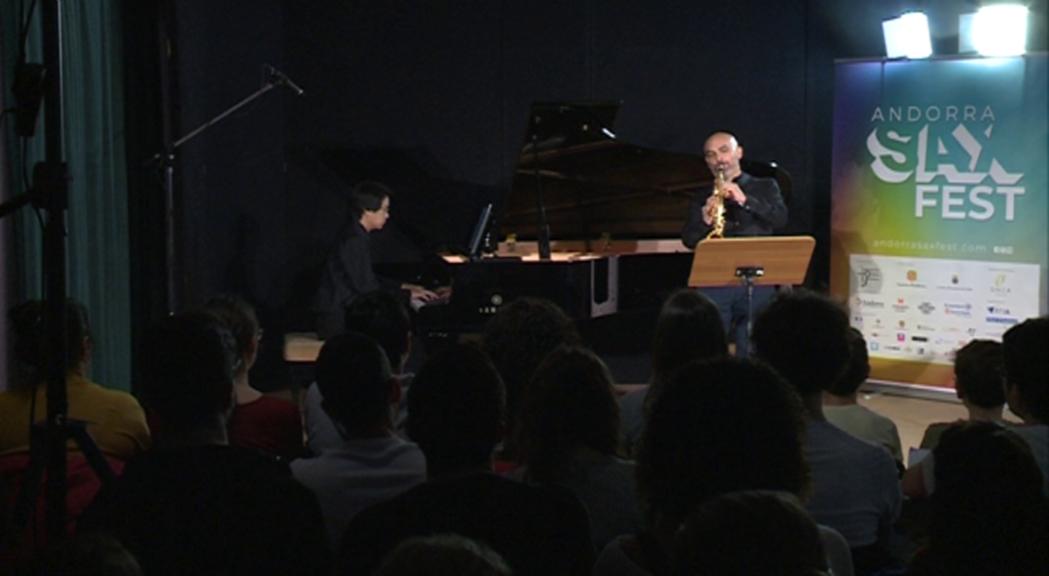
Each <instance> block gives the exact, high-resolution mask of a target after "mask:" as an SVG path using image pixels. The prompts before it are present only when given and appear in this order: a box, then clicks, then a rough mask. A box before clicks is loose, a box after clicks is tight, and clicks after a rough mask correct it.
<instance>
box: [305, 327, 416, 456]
mask: <svg viewBox="0 0 1049 576" xmlns="http://www.w3.org/2000/svg"><path fill="white" fill-rule="evenodd" d="M317 389H318V390H319V391H320V393H321V397H322V398H323V399H324V400H323V403H322V407H323V408H324V411H325V412H327V413H328V415H329V416H331V419H332V421H333V422H334V423H335V426H336V428H338V429H339V431H340V433H342V434H343V436H345V437H350V438H357V437H361V436H365V435H372V434H374V433H375V432H376V430H382V429H388V428H389V427H390V423H391V421H392V419H391V415H390V407H391V405H393V404H396V403H397V402H398V401H399V400H400V384H399V383H398V382H397V381H396V380H395V379H394V377H393V373H392V371H391V370H390V362H389V360H387V358H386V353H385V352H383V350H382V348H380V347H379V344H378V343H377V342H375V340H372V339H371V338H369V337H367V336H365V335H363V334H358V333H356V332H347V333H345V334H340V335H338V336H334V337H332V338H329V339H328V340H327V341H325V342H324V346H322V347H321V351H320V354H319V355H318V356H317Z"/></svg>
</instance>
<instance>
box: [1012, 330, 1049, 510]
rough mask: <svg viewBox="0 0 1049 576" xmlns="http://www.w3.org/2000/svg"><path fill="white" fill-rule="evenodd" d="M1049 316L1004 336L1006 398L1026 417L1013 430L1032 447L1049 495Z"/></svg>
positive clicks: (1020, 414) (1044, 487)
mask: <svg viewBox="0 0 1049 576" xmlns="http://www.w3.org/2000/svg"><path fill="white" fill-rule="evenodd" d="M1046 350H1049V316H1041V317H1039V318H1031V319H1028V320H1025V321H1024V322H1021V323H1020V324H1017V325H1016V326H1013V327H1012V328H1010V329H1009V330H1007V331H1006V332H1005V335H1004V336H1003V337H1002V352H1003V360H1004V366H1005V398H1006V401H1007V402H1008V403H1009V409H1010V410H1012V411H1013V413H1014V414H1016V415H1017V416H1019V417H1020V419H1021V420H1023V424H1021V425H1018V426H1010V427H1009V428H1010V430H1012V431H1013V432H1015V433H1016V434H1018V435H1019V436H1020V438H1023V439H1024V441H1025V442H1027V445H1028V446H1030V447H1031V453H1032V454H1034V459H1035V461H1037V462H1038V467H1039V468H1040V469H1041V470H1042V488H1043V493H1044V494H1045V495H1046V496H1049V354H1046V352H1045V351H1046Z"/></svg>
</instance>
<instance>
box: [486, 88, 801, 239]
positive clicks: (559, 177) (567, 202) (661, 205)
mask: <svg viewBox="0 0 1049 576" xmlns="http://www.w3.org/2000/svg"><path fill="white" fill-rule="evenodd" d="M619 105H620V103H619V102H537V103H534V104H533V105H532V110H531V116H530V118H529V127H528V131H527V134H526V136H525V143H524V146H523V147H522V149H521V154H520V156H519V157H518V162H517V168H516V170H515V171H514V177H513V183H512V187H511V189H510V193H509V194H508V195H507V197H506V198H505V200H504V202H503V205H502V207H501V210H500V212H499V213H500V214H501V216H500V217H499V218H498V221H497V225H498V227H499V233H500V234H501V235H504V236H505V235H507V234H515V235H516V237H517V238H518V239H534V238H536V235H537V234H536V232H537V230H538V204H537V201H536V199H537V195H536V190H537V187H539V188H541V190H542V196H543V201H544V205H545V207H546V217H547V222H548V224H549V226H550V232H551V233H550V237H551V239H553V240H582V241H584V242H586V243H589V242H591V241H593V240H597V239H599V238H606V239H608V238H611V239H612V240H624V239H646V238H678V237H679V236H680V234H681V228H682V227H683V226H684V223H685V219H686V217H687V214H688V205H689V201H690V200H691V198H692V195H693V194H695V192H696V191H697V190H698V189H700V188H702V187H704V186H709V185H710V184H711V182H712V181H713V176H712V175H711V173H710V169H709V168H707V165H706V162H705V161H704V160H703V157H702V155H701V154H699V153H697V154H682V153H678V152H668V151H665V150H657V149H654V148H647V147H644V146H637V145H634V144H630V143H628V142H624V141H622V140H620V139H618V138H617V137H616V135H615V132H614V130H613V129H612V126H613V125H614V123H615V117H616V114H617V112H618V111H619ZM741 164H742V168H743V170H744V171H746V172H748V173H750V174H752V175H754V176H759V177H764V178H775V179H776V181H777V182H778V183H779V186H780V190H781V191H782V193H783V199H784V201H785V202H787V205H788V206H789V205H790V200H791V179H790V175H789V174H788V173H787V172H786V171H785V170H783V169H782V168H780V167H778V166H777V165H776V164H775V163H765V162H755V161H751V160H748V159H747V158H744V159H743V161H742V162H741Z"/></svg>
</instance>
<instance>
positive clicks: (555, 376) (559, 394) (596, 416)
mask: <svg viewBox="0 0 1049 576" xmlns="http://www.w3.org/2000/svg"><path fill="white" fill-rule="evenodd" d="M517 432H518V436H519V437H518V443H517V444H518V447H519V448H520V453H519V458H520V461H521V463H523V464H525V465H527V466H528V475H529V477H530V478H531V479H534V480H537V481H540V482H553V481H556V480H557V479H559V477H560V476H562V475H563V474H566V473H567V468H568V466H569V465H570V463H571V460H572V456H573V454H575V452H576V451H577V450H579V449H580V448H585V449H589V450H592V451H594V452H598V453H600V454H607V455H613V454H616V452H617V449H618V445H619V404H618V402H616V397H615V390H614V389H613V382H612V375H611V374H610V373H609V372H608V368H607V367H606V366H605V364H604V362H602V361H601V359H600V358H598V357H597V356H596V355H595V354H594V353H593V352H591V351H589V350H586V349H585V348H578V347H562V348H558V349H557V350H555V351H553V352H552V353H551V354H550V355H549V356H547V357H546V360H544V361H543V363H542V364H541V365H540V366H539V368H538V369H537V370H536V372H535V376H533V378H532V383H531V384H530V385H529V387H528V390H527V391H526V392H525V398H524V410H523V414H522V418H521V427H520V429H519V430H518V431H517Z"/></svg>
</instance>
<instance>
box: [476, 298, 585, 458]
mask: <svg viewBox="0 0 1049 576" xmlns="http://www.w3.org/2000/svg"><path fill="white" fill-rule="evenodd" d="M579 342H580V338H579V333H578V332H577V331H576V327H575V324H573V323H572V319H571V318H569V317H568V315H566V314H565V313H564V312H563V311H562V310H561V309H560V308H558V307H557V305H556V304H554V303H553V302H550V301H547V300H541V299H538V298H520V299H517V300H514V301H513V302H511V303H509V304H507V305H506V306H503V307H502V308H501V309H500V310H499V312H498V313H497V314H496V315H495V316H493V317H492V318H491V319H490V320H489V321H488V324H487V325H485V328H484V333H483V336H482V346H483V348H484V351H485V352H487V353H488V357H489V358H491V360H492V363H493V364H494V365H495V367H496V369H497V370H498V371H499V374H500V376H502V378H503V382H504V383H505V385H506V413H507V415H508V416H509V420H510V422H509V424H510V430H511V431H512V430H516V429H517V426H518V423H519V422H520V411H521V406H520V405H521V399H522V397H523V395H524V390H525V387H526V386H527V385H528V383H529V382H530V381H531V379H532V375H533V374H534V373H535V370H536V368H538V367H539V364H541V363H542V362H543V359H545V358H546V356H547V354H549V353H550V352H552V351H554V350H555V349H556V348H557V347H559V346H562V345H574V344H578V343H579ZM508 440H509V442H508V443H507V445H506V446H505V448H506V450H507V453H508V455H512V454H513V453H514V452H515V451H516V446H515V443H514V438H513V435H512V434H511V436H510V437H509V438H508Z"/></svg>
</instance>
